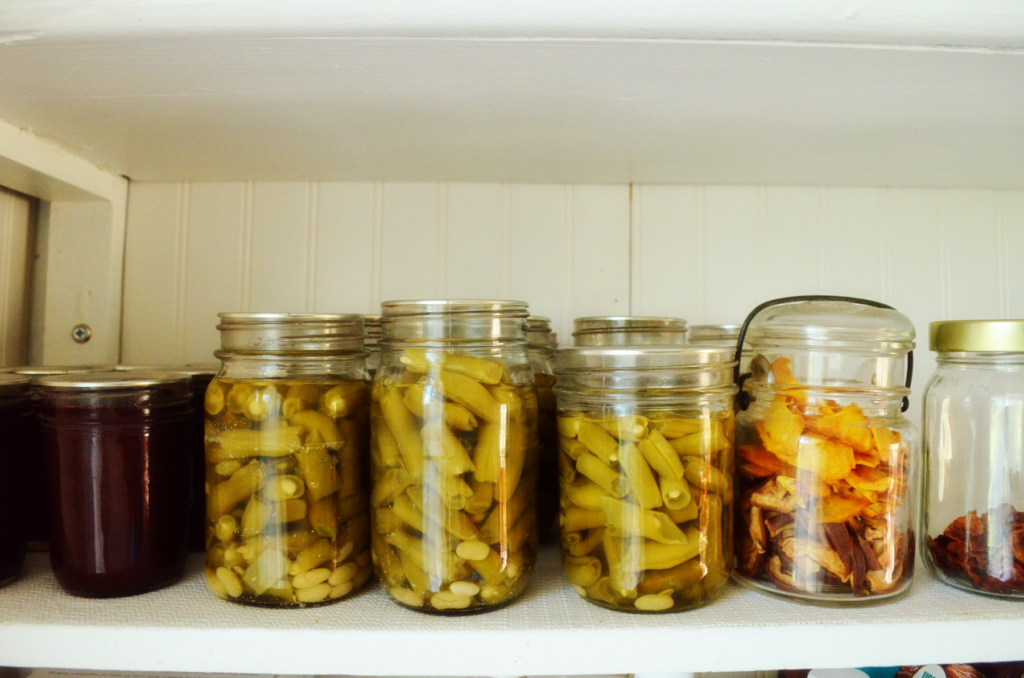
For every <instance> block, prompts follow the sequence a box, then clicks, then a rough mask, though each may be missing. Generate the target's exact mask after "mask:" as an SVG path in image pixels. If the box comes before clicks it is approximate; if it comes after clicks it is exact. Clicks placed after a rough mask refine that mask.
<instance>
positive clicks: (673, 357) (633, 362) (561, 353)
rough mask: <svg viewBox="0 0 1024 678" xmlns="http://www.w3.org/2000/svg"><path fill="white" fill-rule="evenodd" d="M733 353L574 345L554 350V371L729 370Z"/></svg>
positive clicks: (668, 348) (714, 350) (694, 349)
mask: <svg viewBox="0 0 1024 678" xmlns="http://www.w3.org/2000/svg"><path fill="white" fill-rule="evenodd" d="M734 353H735V351H730V350H729V349H727V348H715V347H707V348H704V347H701V348H694V347H686V348H674V347H669V346H665V347H661V346H652V347H649V348H648V347H643V348H639V347H638V348H609V347H596V346H594V347H590V346H587V347H581V346H577V347H575V348H563V349H559V350H558V351H556V352H555V371H556V372H572V371H591V370H660V369H675V368H709V369H716V368H724V369H730V368H731V367H732V365H733V362H734V356H733V354H734Z"/></svg>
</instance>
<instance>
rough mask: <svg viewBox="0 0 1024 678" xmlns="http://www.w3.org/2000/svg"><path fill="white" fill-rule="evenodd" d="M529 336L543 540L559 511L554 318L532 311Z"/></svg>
mask: <svg viewBox="0 0 1024 678" xmlns="http://www.w3.org/2000/svg"><path fill="white" fill-rule="evenodd" d="M527 337H528V339H529V340H530V348H529V355H530V366H531V367H533V378H534V384H535V386H536V388H537V438H538V442H539V446H538V449H539V450H540V451H539V453H538V459H537V468H538V480H537V527H538V536H539V537H540V540H541V541H546V540H547V539H548V538H550V537H551V534H552V533H553V532H554V531H555V517H556V516H557V515H558V424H557V422H556V417H557V411H558V408H557V406H556V405H555V391H554V388H555V373H554V372H552V371H551V354H552V353H553V352H554V350H555V348H557V342H556V341H555V337H554V333H553V332H552V331H551V319H550V318H545V317H542V316H537V315H531V316H530V317H529V318H528V319H527Z"/></svg>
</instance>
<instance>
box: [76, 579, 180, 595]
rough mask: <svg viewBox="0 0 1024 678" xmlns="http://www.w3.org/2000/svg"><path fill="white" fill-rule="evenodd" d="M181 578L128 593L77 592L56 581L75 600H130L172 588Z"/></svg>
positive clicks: (131, 590)
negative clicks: (133, 597)
mask: <svg viewBox="0 0 1024 678" xmlns="http://www.w3.org/2000/svg"><path fill="white" fill-rule="evenodd" d="M181 577H182V575H178V576H176V577H174V578H173V579H168V580H167V581H163V582H160V583H159V584H153V585H151V586H145V587H141V588H137V589H130V590H128V591H115V592H110V591H78V590H74V589H71V588H68V587H66V586H65V585H64V584H61V583H60V580H59V579H58V580H57V583H58V584H60V587H61V589H62V590H63V591H64V593H67V594H69V595H72V596H75V597H76V598H130V597H132V596H141V595H143V594H145V593H153V592H154V591H159V590H160V589H165V588H167V587H168V586H173V585H174V584H176V583H178V581H180V580H181Z"/></svg>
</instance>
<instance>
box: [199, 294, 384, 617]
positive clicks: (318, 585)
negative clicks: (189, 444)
mask: <svg viewBox="0 0 1024 678" xmlns="http://www.w3.org/2000/svg"><path fill="white" fill-rule="evenodd" d="M220 320H221V322H220V325H218V329H219V330H220V333H221V349H220V350H219V351H217V352H216V356H217V357H218V358H220V359H221V361H222V366H221V369H220V372H219V373H218V375H217V377H216V378H214V380H213V381H211V382H210V385H209V387H208V388H207V391H206V398H205V403H204V410H205V413H206V426H205V429H206V430H205V434H206V519H207V536H206V579H207V582H208V583H209V586H210V588H211V589H212V590H213V592H214V593H216V594H217V595H218V596H220V597H221V598H223V599H225V600H230V601H233V602H238V603H245V604H249V605H263V606H267V607H303V606H307V605H319V604H326V603H332V602H335V601H338V600H341V599H343V598H345V597H346V596H348V595H350V594H351V593H352V592H354V591H356V590H358V589H359V588H360V587H361V586H362V585H363V584H364V583H365V582H366V580H367V579H368V578H369V576H370V574H371V571H372V567H371V564H370V552H369V545H370V535H369V495H368V490H369V488H368V482H367V480H368V477H367V451H368V444H369V439H368V433H369V431H368V426H369V402H370V400H369V396H370V387H369V382H368V380H367V377H366V363H365V361H366V353H365V351H364V350H363V320H362V316H359V315H311V314H291V313H221V314H220Z"/></svg>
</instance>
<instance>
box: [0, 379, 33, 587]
mask: <svg viewBox="0 0 1024 678" xmlns="http://www.w3.org/2000/svg"><path fill="white" fill-rule="evenodd" d="M29 382H30V379H29V378H28V377H24V376H21V375H16V374H0V430H2V431H3V436H4V444H3V445H0V464H2V465H3V468H4V472H3V473H0V512H2V514H0V515H3V516H4V519H3V520H0V587H2V586H6V585H7V584H9V583H11V582H12V581H14V580H15V579H17V578H18V575H19V574H20V573H21V567H22V565H24V563H25V541H26V533H25V525H26V522H25V521H23V520H17V519H15V518H20V517H21V516H23V515H24V514H25V512H26V511H27V510H28V509H27V507H26V506H25V505H24V504H23V503H22V497H23V493H22V490H23V489H24V487H23V485H22V481H23V480H24V479H25V478H26V477H27V473H28V469H27V468H26V467H28V466H30V462H29V460H30V459H31V456H32V454H31V450H30V449H29V440H30V439H29V435H30V433H31V431H32V425H33V420H34V415H33V413H32V409H31V407H30V405H29V393H30V392H29Z"/></svg>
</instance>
